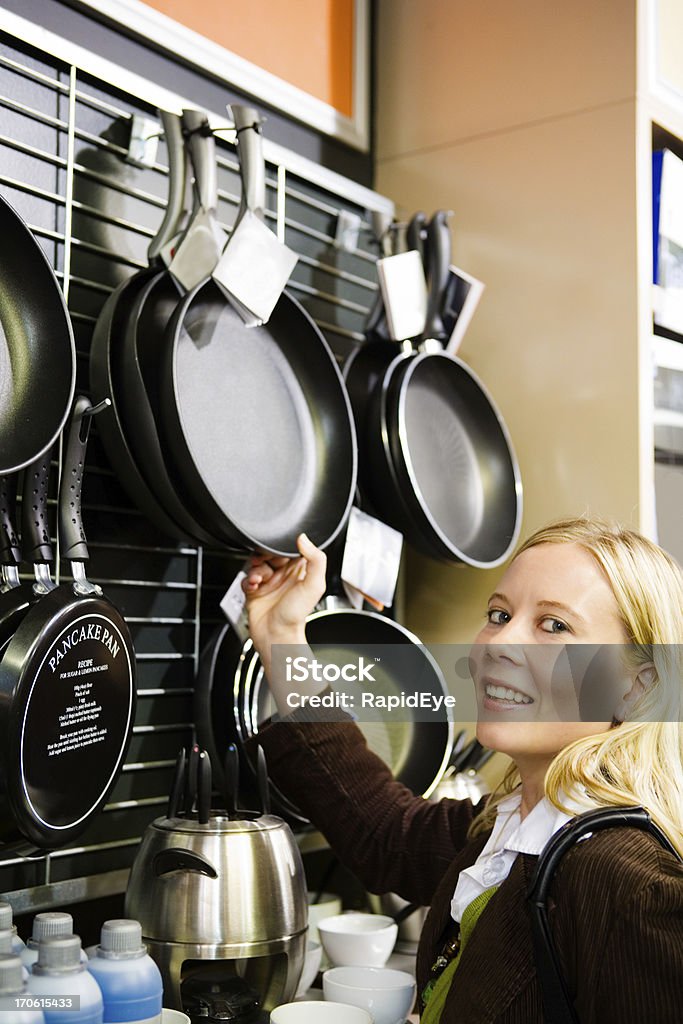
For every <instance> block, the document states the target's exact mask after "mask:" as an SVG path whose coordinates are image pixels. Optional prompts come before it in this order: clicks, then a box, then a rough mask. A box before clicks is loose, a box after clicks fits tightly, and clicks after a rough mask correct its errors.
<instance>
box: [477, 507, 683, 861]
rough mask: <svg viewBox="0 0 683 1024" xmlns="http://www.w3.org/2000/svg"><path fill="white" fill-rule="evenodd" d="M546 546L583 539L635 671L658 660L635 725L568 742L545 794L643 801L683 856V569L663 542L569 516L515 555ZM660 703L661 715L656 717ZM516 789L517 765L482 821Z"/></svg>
mask: <svg viewBox="0 0 683 1024" xmlns="http://www.w3.org/2000/svg"><path fill="white" fill-rule="evenodd" d="M539 544H579V545H580V546H581V547H582V548H584V549H585V550H586V551H588V552H589V554H591V555H592V556H593V558H594V559H595V561H596V562H597V563H598V565H599V566H600V568H601V569H602V571H603V572H604V574H605V576H606V577H607V579H608V581H609V583H610V586H611V588H612V591H613V593H614V596H615V598H616V601H617V605H618V607H619V613H620V615H621V619H622V622H623V624H624V627H625V630H626V633H627V636H628V640H629V642H630V644H631V647H630V649H629V655H630V658H631V661H632V663H633V667H638V665H643V666H645V665H654V669H655V672H654V679H653V682H652V685H650V686H649V687H648V688H647V691H646V692H645V694H644V695H643V697H642V698H641V699H640V701H639V702H638V704H637V705H636V706H635V707H634V708H633V717H634V718H638V719H639V720H638V721H632V722H625V723H618V722H615V723H614V724H613V726H612V728H611V729H609V730H608V731H607V732H600V733H597V734H595V735H592V736H588V737H585V738H583V739H579V740H576V741H575V742H573V743H570V744H569V746H567V747H565V748H564V749H563V750H561V751H560V752H559V754H557V755H556V756H555V758H554V759H553V761H552V762H551V764H550V766H549V768H548V771H547V772H546V776H545V792H546V796H547V797H548V799H549V800H550V801H551V802H552V803H553V804H554V805H555V806H556V807H558V808H559V809H560V810H564V811H566V813H573V812H571V811H570V809H569V808H566V807H564V806H563V805H562V794H563V793H570V792H571V793H572V796H573V797H575V796H576V794H577V792H578V793H581V792H585V808H586V810H588V809H589V808H594V807H606V806H626V805H633V804H640V805H642V806H643V807H645V808H646V809H647V810H648V811H649V812H650V814H651V816H652V818H653V819H654V821H656V822H657V824H658V825H659V826H660V827H661V828H662V829H663V830H664V831H665V832H666V834H667V835H668V837H669V839H670V840H671V842H672V843H673V844H674V846H675V847H676V849H677V850H678V851H679V852H680V853H681V854H682V855H683V724H682V720H681V712H682V710H683V709H682V707H681V694H682V687H683V653H682V652H683V573H682V572H681V568H680V566H679V565H678V564H677V563H676V562H675V560H674V559H673V558H671V556H670V555H668V554H667V553H666V552H665V551H664V550H663V549H662V548H660V547H658V546H657V545H656V544H654V543H653V542H652V541H650V540H648V539H647V538H646V537H643V536H642V535H641V534H639V533H636V532H635V531H633V530H628V529H625V528H624V527H621V526H619V525H618V524H614V523H610V522H608V521H606V520H603V519H598V518H594V517H590V518H589V517H583V518H578V519H564V520H560V521H558V522H555V523H551V524H550V525H549V526H546V527H543V528H542V529H540V530H537V531H536V533H534V534H532V536H531V537H529V539H528V540H527V541H525V543H524V544H523V545H522V546H521V547H520V548H519V550H518V551H517V553H516V554H515V558H516V557H518V556H519V555H520V554H521V553H522V552H523V551H527V550H528V549H529V548H532V547H537V546H538V545H539ZM654 709H657V713H658V714H659V715H660V718H661V719H662V720H661V721H651V720H646V721H643V719H651V718H652V715H653V711H654ZM518 786H519V774H518V772H517V769H516V767H515V766H514V764H513V765H511V766H510V768H509V769H508V771H507V773H506V775H505V777H504V778H503V780H502V782H501V784H500V786H499V787H498V788H497V789H496V791H495V792H494V793H492V794H491V797H490V798H489V801H488V803H487V806H486V809H485V810H484V812H483V813H482V814H481V815H480V816H479V817H478V818H477V819H475V822H474V824H473V827H472V834H477V833H479V832H483V831H485V830H486V829H488V828H490V827H491V826H492V824H493V820H494V818H495V814H496V809H497V806H498V804H499V803H500V801H501V800H502V799H504V797H505V796H507V795H509V794H510V793H511V792H512V791H513V790H514V789H516V788H517V787H518Z"/></svg>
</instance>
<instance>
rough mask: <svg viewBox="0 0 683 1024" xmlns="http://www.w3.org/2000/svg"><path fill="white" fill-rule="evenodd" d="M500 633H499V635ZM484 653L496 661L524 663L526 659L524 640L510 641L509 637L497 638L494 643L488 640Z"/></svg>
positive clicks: (513, 663) (514, 663)
mask: <svg viewBox="0 0 683 1024" xmlns="http://www.w3.org/2000/svg"><path fill="white" fill-rule="evenodd" d="M499 636H500V633H498V634H497V637H499ZM483 654H484V655H485V657H486V658H487V659H489V660H490V661H494V662H499V663H501V662H509V663H510V664H512V665H522V664H524V661H525V656H524V644H523V642H522V641H519V642H517V643H516V642H514V641H512V642H511V641H510V640H509V639H508V638H507V637H506V638H503V637H501V638H500V640H499V639H496V641H495V642H494V643H490V642H487V643H486V644H485V645H484V650H483Z"/></svg>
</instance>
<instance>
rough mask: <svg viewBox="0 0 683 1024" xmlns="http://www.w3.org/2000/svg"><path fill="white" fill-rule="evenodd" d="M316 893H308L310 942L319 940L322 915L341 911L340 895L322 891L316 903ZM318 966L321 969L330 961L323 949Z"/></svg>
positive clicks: (330, 914)
mask: <svg viewBox="0 0 683 1024" xmlns="http://www.w3.org/2000/svg"><path fill="white" fill-rule="evenodd" d="M316 895H317V893H315V892H309V893H308V938H309V939H310V941H311V942H320V936H319V935H318V921H320V920H321V919H322V918H323V917H334V915H335V914H341V912H342V901H341V897H340V896H336V895H335V894H334V893H332V892H323V893H321V894H320V899H319V900H318V902H317V903H314V902H313V900H314V899H315V897H316ZM320 966H321V968H322V969H323V970H325V968H327V967H329V966H330V961H329V960H328V959H327V954H326V953H325V950H323V956H322V960H321V961H320Z"/></svg>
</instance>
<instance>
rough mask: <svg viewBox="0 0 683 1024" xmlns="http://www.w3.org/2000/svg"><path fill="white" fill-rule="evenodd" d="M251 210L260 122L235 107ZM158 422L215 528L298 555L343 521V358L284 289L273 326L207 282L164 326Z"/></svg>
mask: <svg viewBox="0 0 683 1024" xmlns="http://www.w3.org/2000/svg"><path fill="white" fill-rule="evenodd" d="M232 112H233V117H234V120H235V124H236V128H237V131H238V140H239V142H238V153H239V157H240V173H241V176H242V183H243V200H244V207H245V208H246V209H249V210H250V211H251V212H253V213H254V214H255V215H256V216H259V211H261V212H262V211H263V208H264V205H265V195H264V190H265V175H264V173H263V156H262V149H261V135H260V128H261V123H260V118H259V115H258V113H257V112H256V111H255V110H252V109H250V108H247V107H235V106H233V108H232ZM162 426H163V429H164V434H165V437H166V443H167V445H168V448H169V450H172V451H173V454H174V460H175V464H176V467H177V469H178V472H179V474H180V475H181V476H182V478H183V481H184V483H185V485H186V490H188V491H190V492H191V493H192V494H193V495H194V496H196V498H197V500H198V501H199V502H200V504H201V508H202V511H203V522H204V523H205V524H206V526H207V528H210V529H211V531H212V532H213V533H216V534H218V535H220V536H225V537H227V538H228V539H230V538H231V539H232V540H233V542H234V543H236V544H238V545H239V546H241V547H242V548H244V549H248V550H261V551H267V552H271V553H277V554H282V555H287V556H290V557H294V556H295V555H296V553H297V547H296V537H297V536H298V534H299V533H301V532H302V530H303V531H305V532H306V533H307V534H308V535H309V536H310V537H311V538H312V539H313V540H314V541H315V543H316V544H318V546H320V547H324V546H326V545H328V544H329V543H330V542H331V541H332V540H333V538H334V537H335V536H336V535H337V534H338V533H339V531H340V529H341V528H342V526H343V524H344V522H345V520H346V518H347V516H348V512H349V509H350V507H351V502H352V499H353V493H354V490H355V485H356V457H357V456H356V437H355V430H354V426H353V420H352V416H351V409H350V406H349V400H348V396H347V393H346V389H345V387H344V384H343V381H342V378H341V374H340V373H339V370H338V368H337V364H336V361H335V359H334V356H333V354H332V352H331V351H330V349H329V347H328V345H327V343H326V342H325V339H324V338H323V336H322V334H321V333H320V331H319V330H318V328H317V327H316V326H315V324H314V323H313V321H312V320H311V318H310V317H309V316H308V314H307V313H306V312H305V311H304V309H303V308H302V307H301V306H300V305H299V303H298V302H296V300H294V299H293V298H292V297H291V296H290V295H288V294H287V293H286V292H285V293H284V294H283V295H282V296H281V297H280V299H279V300H278V302H277V304H276V305H275V308H274V310H273V313H272V315H271V318H270V320H269V321H268V323H267V324H264V325H262V326H258V327H252V328H247V327H246V326H245V324H244V323H243V321H242V320H241V318H240V317H239V315H238V313H237V312H236V311H235V310H234V309H233V308H232V306H231V305H230V304H229V302H228V301H227V299H226V298H225V297H224V295H223V293H222V292H221V290H220V289H219V287H218V285H217V284H216V283H215V282H214V281H213V280H209V281H207V282H206V283H204V284H202V285H200V286H198V287H197V288H196V289H194V290H193V291H191V292H190V293H189V294H188V295H187V296H186V297H185V298H184V299H183V300H182V301H181V303H180V304H179V305H178V307H177V309H176V311H175V313H174V314H173V317H172V319H171V321H170V323H169V324H168V328H167V331H166V352H165V358H164V365H163V380H162Z"/></svg>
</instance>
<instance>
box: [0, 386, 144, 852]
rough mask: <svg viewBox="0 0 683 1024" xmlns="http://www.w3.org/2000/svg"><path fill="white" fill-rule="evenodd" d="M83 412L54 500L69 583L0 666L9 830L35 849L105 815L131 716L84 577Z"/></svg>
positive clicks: (116, 634) (119, 625) (115, 657)
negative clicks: (17, 831) (101, 811)
mask: <svg viewBox="0 0 683 1024" xmlns="http://www.w3.org/2000/svg"><path fill="white" fill-rule="evenodd" d="M89 411H90V406H89V402H88V400H87V399H86V398H83V397H80V398H77V399H76V402H75V404H74V412H73V417H72V425H71V430H70V433H69V440H68V444H67V448H66V458H65V464H64V472H63V474H62V483H61V487H60V495H59V534H60V542H61V546H62V552H63V555H64V557H66V558H67V559H69V560H70V561H71V565H72V573H73V579H72V580H71V581H70V582H69V583H63V584H61V585H60V586H58V587H55V588H54V589H52V590H50V591H49V592H48V593H47V594H46V595H45V596H44V597H42V598H41V600H40V601H38V602H37V603H35V604H34V605H32V606H31V608H29V609H28V611H27V612H26V614H25V616H24V618H23V619H22V621H21V622H20V623H19V625H18V627H17V630H16V632H15V633H14V636H13V637H12V638H11V640H10V641H9V643H8V644H7V647H6V648H5V653H4V655H3V658H2V661H1V662H0V721H1V727H2V734H3V736H4V737H5V742H4V744H3V747H2V754H1V755H0V756H1V757H2V760H3V762H4V764H3V766H4V770H5V771H4V774H5V780H6V787H7V799H8V802H9V806H10V809H11V812H12V815H13V818H14V820H15V822H16V825H17V826H18V828H19V829H20V831H21V832H22V833H23V835H24V836H26V838H27V839H28V840H29V841H31V842H32V843H34V844H35V846H36V847H38V848H39V849H53V848H55V847H58V846H62V845H64V844H65V843H68V842H70V841H72V840H74V839H75V838H76V837H77V836H79V835H80V834H81V833H82V832H83V830H84V829H85V828H86V826H87V825H88V824H89V822H90V821H91V819H92V818H93V816H94V815H95V814H96V813H97V812H98V811H99V809H100V808H101V807H102V805H103V804H104V802H105V800H106V798H107V795H108V794H109V792H110V790H111V788H112V786H113V785H114V782H115V780H116V776H117V773H118V770H119V768H120V766H121V764H122V762H123V758H124V756H125V752H126V748H127V746H128V741H129V738H130V732H131V726H132V722H133V715H134V709H135V660H134V651H133V645H132V642H131V638H130V633H129V631H128V627H127V625H126V623H125V621H124V620H123V617H122V616H121V614H120V613H119V612H118V611H117V609H116V608H114V606H113V605H112V604H111V603H110V602H109V601H108V600H107V599H106V598H104V597H103V596H102V592H101V590H100V588H99V587H97V586H95V585H94V584H93V583H90V582H89V581H88V579H87V578H86V575H85V568H84V562H85V560H86V559H87V557H88V550H87V546H86V542H85V537H84V534H83V527H82V522H81V478H82V471H83V464H84V454H85V441H86V435H87V427H88V425H89V417H88V415H87V414H88V413H89ZM84 416H85V417H87V418H86V419H84ZM34 532H37V533H39V532H40V524H36V526H35V527H34Z"/></svg>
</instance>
